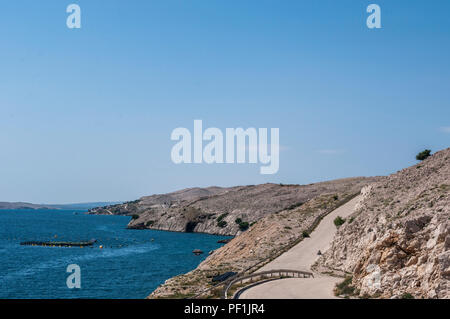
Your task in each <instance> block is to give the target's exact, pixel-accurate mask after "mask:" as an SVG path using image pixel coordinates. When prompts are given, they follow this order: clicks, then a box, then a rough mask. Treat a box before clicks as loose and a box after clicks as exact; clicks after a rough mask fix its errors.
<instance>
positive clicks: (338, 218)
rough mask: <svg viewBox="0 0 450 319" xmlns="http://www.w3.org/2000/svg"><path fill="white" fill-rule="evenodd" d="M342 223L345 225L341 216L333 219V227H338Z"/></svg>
mask: <svg viewBox="0 0 450 319" xmlns="http://www.w3.org/2000/svg"><path fill="white" fill-rule="evenodd" d="M344 223H345V219H344V218H342V217H341V216H338V217H336V218H335V219H334V225H336V227H339V226H341V225H342V224H344Z"/></svg>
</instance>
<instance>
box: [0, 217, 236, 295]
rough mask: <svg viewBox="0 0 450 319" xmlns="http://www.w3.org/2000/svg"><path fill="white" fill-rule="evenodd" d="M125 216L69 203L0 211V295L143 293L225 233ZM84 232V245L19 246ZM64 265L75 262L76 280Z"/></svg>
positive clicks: (185, 267)
mask: <svg viewBox="0 0 450 319" xmlns="http://www.w3.org/2000/svg"><path fill="white" fill-rule="evenodd" d="M129 221H130V217H128V216H114V215H108V216H105V215H88V214H86V213H85V211H77V210H0V298H1V299H74V298H75V299H78V298H83V299H84V298H89V299H91V298H93V299H141V298H145V297H146V296H148V295H149V294H150V293H151V292H152V291H153V290H154V289H156V288H157V287H158V286H159V285H161V284H162V283H164V282H165V281H166V280H167V279H169V278H171V277H173V276H176V275H179V274H183V273H186V272H188V271H190V270H192V269H195V268H196V267H197V266H198V264H199V263H200V262H201V261H203V260H204V259H205V258H206V257H207V256H208V252H209V251H211V250H214V249H217V248H219V247H220V246H222V244H219V243H217V241H218V240H221V239H226V238H229V237H224V236H214V235H208V234H199V233H178V232H167V231H157V230H132V229H126V225H127V224H128V222H129ZM92 239H95V240H96V243H95V244H94V246H93V247H92V248H88V247H85V248H78V247H65V248H64V247H40V246H22V245H20V243H21V242H24V241H89V240H92ZM100 246H102V247H103V248H100ZM194 249H200V250H202V251H203V252H204V254H201V255H198V256H196V255H194V254H193V253H192V251H193V250H194ZM70 265H76V266H78V267H79V272H77V271H76V273H77V274H76V275H78V274H79V276H78V277H77V279H76V280H75V279H74V277H73V276H74V275H75V272H74V270H73V268H70V267H69V266H70ZM70 276H72V277H70ZM69 277H70V278H69ZM68 279H69V280H68ZM78 279H79V280H78ZM77 280H78V281H77ZM68 281H69V282H71V283H72V284H70V283H69V285H68V283H67V282H68ZM73 283H79V284H80V285H79V286H80V288H78V287H77V286H75V287H73V286H74V285H73Z"/></svg>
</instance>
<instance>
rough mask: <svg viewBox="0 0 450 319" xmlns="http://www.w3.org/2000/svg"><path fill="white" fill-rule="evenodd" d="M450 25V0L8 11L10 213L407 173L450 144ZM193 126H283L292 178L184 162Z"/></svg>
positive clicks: (3, 22) (286, 167)
mask: <svg viewBox="0 0 450 319" xmlns="http://www.w3.org/2000/svg"><path fill="white" fill-rule="evenodd" d="M70 3H77V4H79V5H80V7H81V10H82V28H81V29H79V30H74V29H68V28H67V26H66V18H67V16H68V14H67V13H66V7H67V5H69V4H70ZM370 3H377V4H378V5H380V7H381V12H382V14H381V19H382V29H377V30H375V29H372V30H370V29H368V28H367V26H366V18H367V16H368V13H366V7H367V6H368V5H369V4H370ZM449 14H450V1H448V0H442V1H439V0H433V1H425V0H420V1H419V0H418V1H415V0H396V1H380V0H373V1H359V0H344V1H335V0H330V1H324V0H310V1H300V0H292V1H290V0H280V1H275V0H271V1H267V0H245V1H241V0H220V1H219V0H190V1H185V0H183V1H181V0H179V1H172V0H164V1H162V0H160V1H144V0H142V1H138V0H134V1H129V0H127V1H125V0H120V1H119V0H109V1H104V0H78V1H76V0H41V1H36V0H29V1H25V0H14V1H12V0H9V1H2V2H1V4H0V201H28V202H35V203H71V202H88V201H115V200H133V199H136V198H138V197H140V196H143V195H148V194H153V193H164V192H168V191H173V190H177V189H180V188H185V187H192V186H210V185H219V186H232V185H243V184H258V183H264V182H275V183H299V184H303V183H312V182H317V181H323V180H329V179H335V178H341V177H350V176H363V175H364V176H368V175H387V174H390V173H394V172H396V171H397V170H399V169H401V168H404V167H406V166H409V165H412V164H414V163H415V162H416V161H415V159H414V157H415V155H416V153H418V152H419V151H421V150H423V149H424V148H430V149H432V150H433V151H435V150H439V149H443V148H446V147H449V146H450V145H449V144H450V143H449V141H450V105H449V103H450V19H449V18H448V17H449ZM194 119H202V120H203V125H204V127H218V128H221V129H223V130H225V128H236V127H243V128H248V127H255V128H260V127H266V128H272V127H277V128H279V129H280V144H281V145H282V150H281V152H280V169H279V172H278V173H277V174H276V175H260V174H259V167H260V165H259V164H241V165H238V164H215V165H207V164H196V165H194V164H191V165H183V164H182V165H175V164H173V163H172V161H171V159H170V150H171V148H172V146H173V145H174V142H173V141H171V140H170V134H171V132H172V130H173V129H174V128H176V127H186V128H189V129H191V130H192V127H193V121H194Z"/></svg>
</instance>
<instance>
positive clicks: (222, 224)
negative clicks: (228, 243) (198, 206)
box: [217, 213, 228, 228]
mask: <svg viewBox="0 0 450 319" xmlns="http://www.w3.org/2000/svg"><path fill="white" fill-rule="evenodd" d="M227 216H228V213H224V214H222V215H220V216H219V217H217V226H218V227H220V228H225V227H227V225H228V223H227V222H226V221H224V220H223V219H224V218H225V217H227Z"/></svg>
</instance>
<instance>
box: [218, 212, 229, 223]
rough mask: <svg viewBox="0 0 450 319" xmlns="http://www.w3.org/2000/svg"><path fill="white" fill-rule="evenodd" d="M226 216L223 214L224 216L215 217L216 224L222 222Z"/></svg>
mask: <svg viewBox="0 0 450 319" xmlns="http://www.w3.org/2000/svg"><path fill="white" fill-rule="evenodd" d="M227 215H228V213H224V214H222V215H220V216H219V217H217V222H219V223H220V222H221V221H222V219H224V218H225V217H227Z"/></svg>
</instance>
